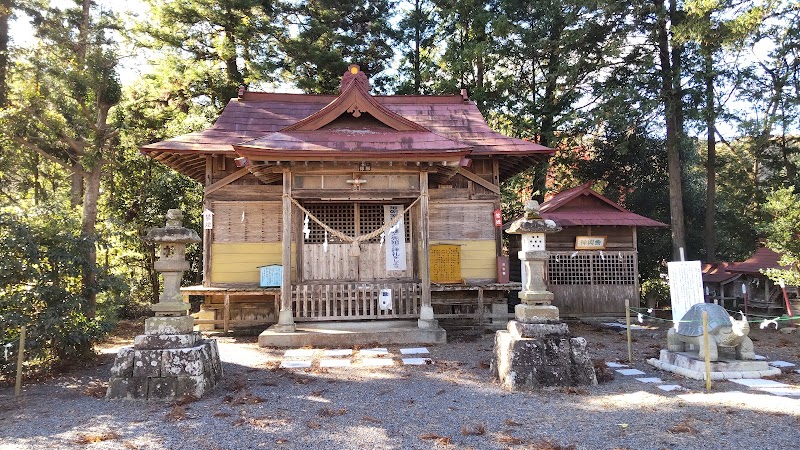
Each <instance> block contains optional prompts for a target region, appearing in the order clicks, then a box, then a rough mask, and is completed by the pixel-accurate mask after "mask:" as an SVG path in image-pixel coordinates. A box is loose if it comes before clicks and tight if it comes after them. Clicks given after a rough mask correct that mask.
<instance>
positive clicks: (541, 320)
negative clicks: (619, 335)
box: [491, 201, 597, 389]
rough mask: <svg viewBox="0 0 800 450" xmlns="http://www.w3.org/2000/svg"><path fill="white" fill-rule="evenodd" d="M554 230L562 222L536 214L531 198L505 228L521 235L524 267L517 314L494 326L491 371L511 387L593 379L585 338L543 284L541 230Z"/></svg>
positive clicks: (584, 382) (591, 382)
mask: <svg viewBox="0 0 800 450" xmlns="http://www.w3.org/2000/svg"><path fill="white" fill-rule="evenodd" d="M558 231H561V227H560V226H558V225H556V223H555V222H553V221H552V220H545V219H542V217H541V215H539V203H538V202H536V201H529V202H528V203H527V204H526V205H525V215H524V216H523V217H522V218H521V219H518V220H516V221H514V223H512V224H511V226H510V227H509V228H508V230H506V233H509V234H521V235H522V251H520V252H519V259H520V261H522V264H523V265H524V266H525V271H526V278H525V279H524V280H522V291H521V292H520V293H519V298H520V300H521V303H520V304H518V305H517V306H516V308H515V310H514V316H515V320H511V321H509V322H508V326H507V329H506V330H500V331H498V332H497V334H496V335H495V341H494V355H493V357H492V366H491V369H492V374H493V376H494V377H495V378H497V379H499V380H500V383H501V384H502V385H503V386H504V387H507V388H509V389H530V388H536V387H541V386H589V385H596V384H597V377H596V375H595V372H594V365H593V363H592V360H591V359H590V358H589V355H588V353H587V352H586V340H585V339H583V338H580V337H577V338H573V337H571V336H570V334H569V328H568V327H567V324H566V323H564V322H562V321H561V320H559V316H558V308H557V307H555V306H553V305H552V304H551V302H552V300H553V293H552V292H549V291H548V290H547V287H546V286H545V284H544V269H545V266H544V265H545V264H546V262H547V258H548V255H547V252H546V251H545V235H546V234H548V233H555V232H558Z"/></svg>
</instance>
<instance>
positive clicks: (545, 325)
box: [506, 319, 569, 339]
mask: <svg viewBox="0 0 800 450" xmlns="http://www.w3.org/2000/svg"><path fill="white" fill-rule="evenodd" d="M506 328H507V329H508V332H509V333H511V335H512V336H514V337H515V338H517V339H521V338H544V337H550V336H554V337H556V336H557V337H568V336H569V327H568V326H567V324H566V323H564V322H560V321H556V320H552V319H550V320H547V319H545V320H542V321H541V323H524V322H519V321H517V320H512V321H509V322H508V325H507V327H506Z"/></svg>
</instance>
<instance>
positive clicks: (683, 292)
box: [667, 261, 705, 328]
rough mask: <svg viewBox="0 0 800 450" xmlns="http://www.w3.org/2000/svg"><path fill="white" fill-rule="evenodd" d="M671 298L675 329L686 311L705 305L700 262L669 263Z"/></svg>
mask: <svg viewBox="0 0 800 450" xmlns="http://www.w3.org/2000/svg"><path fill="white" fill-rule="evenodd" d="M667 272H668V273H669V296H670V299H671V300H672V321H673V323H674V324H675V328H677V327H678V321H679V320H681V319H682V318H683V315H684V314H686V311H688V310H689V308H691V307H692V305H694V304H697V303H703V302H704V301H705V297H704V296H703V269H702V268H701V267H700V261H672V262H669V263H667Z"/></svg>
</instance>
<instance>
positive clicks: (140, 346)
mask: <svg viewBox="0 0 800 450" xmlns="http://www.w3.org/2000/svg"><path fill="white" fill-rule="evenodd" d="M202 340H203V338H202V337H201V336H200V332H197V331H195V332H191V333H189V334H140V335H139V336H136V337H135V338H134V339H133V347H134V348H135V349H137V350H151V349H169V348H187V347H194V346H196V345H198V344H199V343H200V341H202Z"/></svg>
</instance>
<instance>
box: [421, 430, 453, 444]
mask: <svg viewBox="0 0 800 450" xmlns="http://www.w3.org/2000/svg"><path fill="white" fill-rule="evenodd" d="M419 438H420V439H422V440H424V441H436V442H438V443H440V444H442V445H450V444H451V443H452V439H450V438H449V437H448V436H442V435H439V434H436V433H423V434H420V435H419Z"/></svg>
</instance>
